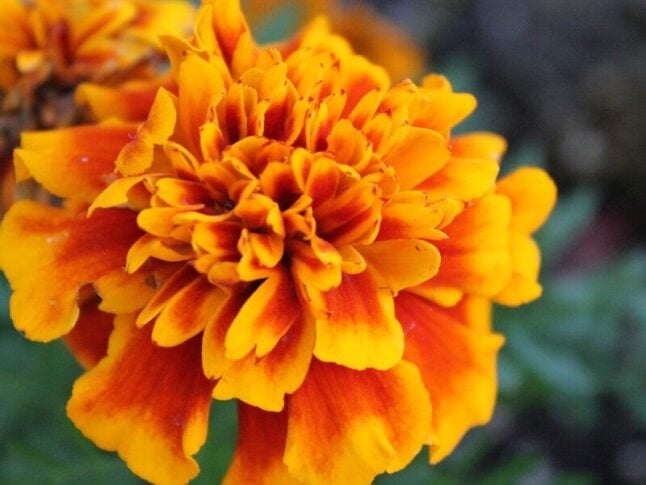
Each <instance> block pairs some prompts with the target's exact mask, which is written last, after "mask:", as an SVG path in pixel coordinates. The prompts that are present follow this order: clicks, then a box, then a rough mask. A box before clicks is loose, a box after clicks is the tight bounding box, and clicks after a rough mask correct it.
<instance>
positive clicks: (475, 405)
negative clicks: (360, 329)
mask: <svg viewBox="0 0 646 485" xmlns="http://www.w3.org/2000/svg"><path fill="white" fill-rule="evenodd" d="M395 302H396V308H397V317H398V319H399V321H400V322H402V325H403V327H404V329H405V331H406V353H405V356H404V358H405V359H406V360H407V361H410V362H412V363H414V364H415V365H416V366H417V368H418V369H419V371H420V372H421V374H422V379H423V380H424V385H425V386H426V388H427V389H428V392H429V394H430V396H431V404H432V407H433V421H432V427H431V462H432V463H437V462H438V461H440V460H442V459H443V458H444V457H446V456H447V455H448V454H449V453H450V452H451V451H452V450H453V449H454V448H455V446H456V445H457V444H458V442H459V441H460V439H461V438H462V436H463V435H464V433H466V432H467V431H468V430H469V429H470V428H471V427H473V426H476V425H479V424H484V423H486V422H488V421H489V420H490V419H491V415H492V414H493V409H494V405H495V401H496V389H497V383H496V354H497V351H498V349H499V348H500V346H501V345H502V343H503V338H502V337H501V336H500V335H496V334H492V333H482V332H477V331H473V330H470V329H469V328H468V327H467V326H465V325H462V324H460V322H459V321H457V320H454V319H453V318H452V317H451V316H450V315H448V314H447V313H445V311H444V310H443V309H441V308H440V307H438V306H435V305H433V304H430V303H428V302H427V301H425V300H423V299H421V298H419V297H417V296H414V295H411V294H410V293H408V292H403V293H401V294H400V295H399V296H398V297H397V299H396V300H395Z"/></svg>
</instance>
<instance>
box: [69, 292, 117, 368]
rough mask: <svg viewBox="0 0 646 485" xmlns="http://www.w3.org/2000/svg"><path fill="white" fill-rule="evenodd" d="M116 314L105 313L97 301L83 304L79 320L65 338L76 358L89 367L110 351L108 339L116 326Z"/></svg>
mask: <svg viewBox="0 0 646 485" xmlns="http://www.w3.org/2000/svg"><path fill="white" fill-rule="evenodd" d="M113 320H114V315H111V314H109V313H104V312H102V311H100V310H99V308H98V307H97V302H96V301H90V302H87V303H85V304H83V305H82V306H81V313H80V314H79V318H78V321H77V322H76V325H75V326H74V328H73V329H72V331H71V332H70V333H68V334H67V335H65V337H64V340H65V343H66V344H67V347H68V348H69V349H70V351H71V352H72V354H73V355H74V357H76V360H78V361H79V363H80V364H81V365H82V366H83V367H85V368H86V369H89V368H91V367H94V366H95V365H96V364H97V363H98V362H99V361H100V360H101V359H102V358H103V357H105V355H106V354H107V352H108V340H109V339H110V334H111V333H112V329H113V328H114V326H113V324H112V322H113Z"/></svg>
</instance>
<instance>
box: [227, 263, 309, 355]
mask: <svg viewBox="0 0 646 485" xmlns="http://www.w3.org/2000/svg"><path fill="white" fill-rule="evenodd" d="M301 313H302V309H301V306H300V303H299V301H298V298H297V297H296V293H295V291H294V286H293V284H292V281H291V277H290V275H289V273H288V272H287V271H286V270H285V269H284V268H282V267H280V268H278V269H277V271H275V272H274V273H273V274H272V276H270V277H269V278H268V279H266V280H265V281H264V282H263V283H262V284H261V285H260V287H259V288H258V289H257V290H256V291H255V292H254V293H253V295H251V297H249V299H248V300H247V301H246V302H245V304H244V306H243V307H242V308H241V309H240V312H239V313H238V315H237V316H236V318H235V320H233V323H232V324H231V328H229V331H228V332H227V336H226V349H227V358H229V359H241V358H242V357H244V356H245V355H247V354H248V353H249V352H250V351H251V350H253V349H254V348H255V349H256V352H255V353H256V356H257V357H262V356H263V355H266V354H267V353H269V352H270V351H271V350H272V349H273V348H274V347H275V346H276V344H277V343H278V341H279V340H280V338H281V337H282V336H283V335H285V334H286V333H287V331H288V330H289V328H290V327H291V326H292V325H293V324H294V323H295V322H296V321H298V320H299V319H300V318H301Z"/></svg>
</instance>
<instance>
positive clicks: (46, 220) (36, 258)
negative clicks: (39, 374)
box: [0, 201, 141, 342]
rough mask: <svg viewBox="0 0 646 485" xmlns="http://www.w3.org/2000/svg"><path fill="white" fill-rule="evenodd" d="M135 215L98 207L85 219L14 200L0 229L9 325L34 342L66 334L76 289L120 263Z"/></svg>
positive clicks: (134, 232)
mask: <svg viewBox="0 0 646 485" xmlns="http://www.w3.org/2000/svg"><path fill="white" fill-rule="evenodd" d="M135 217H136V213H134V212H132V211H129V210H124V209H101V210H97V211H96V212H95V213H94V215H93V216H92V217H90V218H86V217H85V215H84V214H82V215H79V216H70V215H69V214H68V213H67V212H66V211H64V210H62V209H56V208H52V207H47V206H43V205H41V204H38V203H36V202H31V201H21V202H18V203H16V204H15V205H14V206H13V207H12V208H11V209H10V210H9V212H8V213H7V214H6V216H5V218H4V221H3V223H2V227H1V229H0V247H2V252H1V253H0V267H1V268H2V270H3V271H4V272H5V274H6V276H7V278H8V280H9V283H10V284H11V287H12V288H13V290H14V293H13V295H12V297H11V305H10V308H11V317H12V320H13V322H14V325H15V326H16V328H17V329H18V330H21V331H23V332H24V333H25V335H26V336H27V337H28V338H30V339H32V340H37V341H43V342H46V341H49V340H53V339H55V338H58V337H60V336H62V335H64V334H66V333H67V332H69V331H70V330H71V329H72V327H74V324H75V322H76V320H77V318H78V316H79V308H78V304H77V294H78V291H79V289H80V288H81V287H82V286H84V285H86V284H88V283H92V282H93V281H96V280H98V279H99V278H101V277H102V276H104V275H106V274H108V273H110V272H112V271H114V270H116V269H118V268H121V267H123V264H124V262H125V258H126V254H127V252H128V248H129V247H130V245H131V244H133V242H134V241H135V240H136V239H137V237H139V235H140V234H141V231H140V230H139V228H138V227H137V226H136V224H135Z"/></svg>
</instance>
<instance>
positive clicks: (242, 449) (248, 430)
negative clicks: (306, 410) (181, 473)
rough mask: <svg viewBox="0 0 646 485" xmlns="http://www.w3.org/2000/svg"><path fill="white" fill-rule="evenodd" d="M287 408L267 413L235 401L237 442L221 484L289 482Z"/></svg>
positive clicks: (273, 483) (284, 484)
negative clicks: (286, 440) (236, 405)
mask: <svg viewBox="0 0 646 485" xmlns="http://www.w3.org/2000/svg"><path fill="white" fill-rule="evenodd" d="M286 436H287V412H282V413H268V412H266V411H262V410H260V409H258V408H256V407H253V406H248V405H246V404H244V403H239V404H238V443H237V446H236V451H235V455H234V456H233V461H232V462H231V466H230V467H229V471H228V472H227V474H226V476H225V477H224V481H223V482H222V483H223V485H240V484H245V485H277V484H280V485H291V484H297V483H299V482H297V481H296V480H295V479H294V478H293V477H292V476H291V475H290V474H289V472H288V471H287V467H286V466H285V464H284V463H283V452H284V450H285V437H286Z"/></svg>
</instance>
